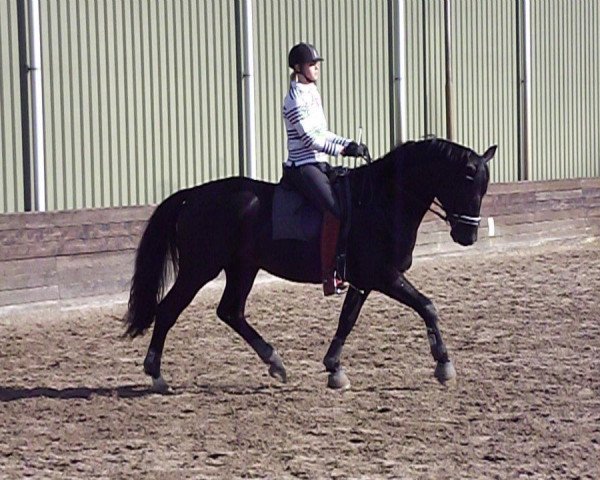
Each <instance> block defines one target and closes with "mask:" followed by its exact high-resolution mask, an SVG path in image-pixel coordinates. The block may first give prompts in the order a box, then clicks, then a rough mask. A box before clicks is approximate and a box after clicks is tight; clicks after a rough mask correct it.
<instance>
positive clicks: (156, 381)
mask: <svg viewBox="0 0 600 480" xmlns="http://www.w3.org/2000/svg"><path fill="white" fill-rule="evenodd" d="M150 390H152V391H153V392H154V393H169V390H170V387H169V384H168V383H167V382H165V379H164V378H163V377H162V375H161V376H160V377H157V378H154V377H153V378H152V388H151V389H150Z"/></svg>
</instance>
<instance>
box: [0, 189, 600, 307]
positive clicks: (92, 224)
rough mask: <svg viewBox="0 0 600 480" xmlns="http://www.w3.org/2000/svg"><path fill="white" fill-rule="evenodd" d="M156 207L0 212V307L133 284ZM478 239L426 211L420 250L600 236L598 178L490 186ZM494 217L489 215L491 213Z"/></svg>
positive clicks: (101, 292) (441, 250)
mask: <svg viewBox="0 0 600 480" xmlns="http://www.w3.org/2000/svg"><path fill="white" fill-rule="evenodd" d="M152 210H153V207H148V206H147V207H122V208H113V209H94V210H75V211H66V212H48V213H19V214H6V215H0V307H6V306H10V305H22V304H26V303H33V302H54V303H60V302H63V301H69V300H74V299H82V298H86V297H96V296H100V295H116V294H123V293H125V292H127V291H128V289H129V281H130V279H131V275H132V272H133V260H134V254H135V249H136V248H137V245H138V242H139V238H140V235H141V233H142V231H143V228H144V225H145V223H146V221H147V219H148V218H149V216H150V214H151V212H152ZM482 216H483V220H482V223H481V227H480V229H479V240H478V242H477V243H476V244H475V245H474V246H472V247H467V248H464V247H460V246H459V245H457V244H456V243H454V242H453V241H452V239H451V238H450V235H449V228H448V227H447V226H446V225H445V224H444V223H443V222H442V221H440V220H439V219H438V218H437V217H435V216H434V215H433V214H428V215H427V216H426V217H425V220H424V222H423V223H422V225H421V228H420V229H419V236H418V242H417V248H416V249H415V255H416V256H424V255H436V254H452V253H468V252H469V251H480V250H503V249H508V248H510V249H512V248H519V247H527V246H529V245H532V244H540V243H545V242H569V241H574V240H578V239H585V238H592V237H598V236H600V178H593V179H578V180H560V181H551V182H522V183H507V184H492V185H490V188H489V191H488V194H487V195H486V197H485V198H484V201H483V206H482ZM490 219H491V220H490Z"/></svg>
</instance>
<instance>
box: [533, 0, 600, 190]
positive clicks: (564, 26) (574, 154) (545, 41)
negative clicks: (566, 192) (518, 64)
mask: <svg viewBox="0 0 600 480" xmlns="http://www.w3.org/2000/svg"><path fill="white" fill-rule="evenodd" d="M530 4H531V26H532V28H531V30H532V39H531V57H532V66H531V70H532V72H531V73H532V92H531V97H532V98H531V132H530V134H531V158H532V161H531V179H532V180H548V179H553V178H576V177H591V176H598V175H600V133H599V131H600V2H597V1H577V2H574V1H565V0H545V1H543V2H540V1H531V2H530Z"/></svg>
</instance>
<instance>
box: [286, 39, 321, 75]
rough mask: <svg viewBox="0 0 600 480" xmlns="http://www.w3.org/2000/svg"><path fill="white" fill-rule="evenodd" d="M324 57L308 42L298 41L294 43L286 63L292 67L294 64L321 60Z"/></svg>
mask: <svg viewBox="0 0 600 480" xmlns="http://www.w3.org/2000/svg"><path fill="white" fill-rule="evenodd" d="M323 60H324V59H323V58H322V57H321V55H319V52H317V49H316V48H315V47H314V46H313V45H311V44H310V43H299V44H298V45H294V46H293V47H292V49H291V50H290V53H289V55H288V65H289V66H290V68H292V69H293V68H294V66H295V65H302V64H304V63H314V62H322V61H323Z"/></svg>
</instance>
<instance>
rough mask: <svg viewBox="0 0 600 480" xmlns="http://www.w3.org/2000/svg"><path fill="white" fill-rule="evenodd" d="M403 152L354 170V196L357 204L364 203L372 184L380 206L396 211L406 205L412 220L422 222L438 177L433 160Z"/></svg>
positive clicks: (374, 197)
mask: <svg viewBox="0 0 600 480" xmlns="http://www.w3.org/2000/svg"><path fill="white" fill-rule="evenodd" d="M402 150H403V149H402V147H400V149H399V151H398V152H395V153H390V154H388V155H386V156H385V157H383V158H381V159H379V160H377V161H375V162H373V163H372V164H370V165H365V166H362V167H359V168H357V169H355V170H353V172H352V173H353V175H352V178H351V181H352V191H353V194H352V195H353V199H354V200H364V199H363V198H362V197H363V196H365V190H368V188H369V182H370V183H371V185H372V189H373V202H374V203H375V204H376V205H377V206H379V207H385V206H386V205H389V206H391V207H392V208H395V209H397V208H398V206H401V205H406V207H405V209H406V210H407V211H409V213H410V214H411V217H413V216H414V217H415V218H416V220H417V221H418V222H420V221H421V220H422V218H423V217H424V216H425V213H427V210H428V208H429V206H430V205H431V203H432V202H433V200H434V198H435V185H436V183H437V181H438V180H437V176H438V175H437V172H436V169H435V166H434V165H433V164H432V161H431V160H430V159H423V158H417V157H416V156H415V155H411V152H410V151H406V150H405V151H402ZM407 150H408V149H407ZM409 207H410V208H409Z"/></svg>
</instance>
